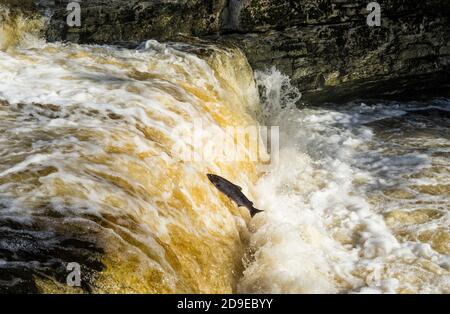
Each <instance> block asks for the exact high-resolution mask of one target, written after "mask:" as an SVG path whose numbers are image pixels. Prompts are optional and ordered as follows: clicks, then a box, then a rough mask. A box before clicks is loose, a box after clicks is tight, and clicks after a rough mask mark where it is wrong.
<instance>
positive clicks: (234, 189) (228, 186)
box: [207, 174, 262, 217]
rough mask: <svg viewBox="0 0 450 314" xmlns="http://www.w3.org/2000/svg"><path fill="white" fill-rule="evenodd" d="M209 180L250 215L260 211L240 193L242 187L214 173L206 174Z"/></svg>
mask: <svg viewBox="0 0 450 314" xmlns="http://www.w3.org/2000/svg"><path fill="white" fill-rule="evenodd" d="M207 176H208V179H209V181H211V183H212V184H214V186H215V187H216V188H217V189H218V190H219V191H220V192H222V193H223V194H225V195H226V196H228V197H229V198H230V199H231V200H232V201H233V202H235V203H236V205H237V206H238V207H241V206H244V207H246V208H247V209H248V210H249V212H250V216H252V217H253V216H255V215H256V214H258V213H260V212H262V210H259V209H256V208H255V207H254V206H253V202H252V201H250V200H249V199H248V198H247V197H246V196H245V195H244V193H242V188H241V187H240V186H238V185H236V184H233V183H231V182H230V181H228V180H227V179H225V178H222V177H221V176H218V175H215V174H207Z"/></svg>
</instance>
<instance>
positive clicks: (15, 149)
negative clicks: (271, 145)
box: [0, 20, 258, 293]
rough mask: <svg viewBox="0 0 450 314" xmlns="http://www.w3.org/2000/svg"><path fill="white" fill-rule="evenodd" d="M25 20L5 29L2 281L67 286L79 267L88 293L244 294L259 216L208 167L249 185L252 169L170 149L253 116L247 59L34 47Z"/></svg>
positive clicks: (230, 52) (0, 128)
mask: <svg viewBox="0 0 450 314" xmlns="http://www.w3.org/2000/svg"><path fill="white" fill-rule="evenodd" d="M21 23H22V22H21V21H20V22H18V21H17V20H14V21H13V23H12V25H11V24H9V25H7V24H4V25H3V28H2V36H3V37H2V38H4V39H6V40H4V41H2V43H3V50H4V51H3V52H0V75H1V83H0V90H1V91H0V99H1V103H0V119H1V124H0V132H1V137H0V195H1V196H0V208H1V209H0V210H1V222H0V226H1V231H0V232H1V254H2V256H1V259H2V269H1V275H0V277H1V280H2V283H3V284H2V290H3V289H4V290H6V291H8V290H10V291H43V292H46V291H66V290H69V291H70V290H71V289H70V288H67V287H66V279H65V277H66V275H67V270H66V269H65V265H66V264H67V263H69V262H77V263H79V264H80V265H82V274H83V280H82V282H83V283H84V284H83V286H82V287H81V288H82V289H83V290H85V291H92V292H150V293H167V292H222V293H226V292H232V291H234V289H235V285H236V282H237V278H238V275H239V273H240V271H241V269H242V261H241V258H242V253H243V250H244V241H245V234H246V226H245V220H248V214H247V213H245V212H244V211H242V212H241V211H240V210H238V209H236V208H235V207H234V206H233V205H232V203H231V202H230V201H228V200H227V199H226V198H224V197H223V196H221V195H220V194H219V193H218V191H217V190H215V189H214V187H212V185H211V184H210V183H209V181H208V180H207V177H206V174H207V173H209V172H213V173H220V174H222V175H223V176H226V177H228V178H230V179H231V180H233V181H235V182H237V183H239V184H241V185H242V186H243V187H244V188H245V187H246V186H247V185H248V184H249V183H250V182H252V181H254V180H255V179H256V178H257V177H256V171H255V166H254V165H253V164H252V163H250V162H245V161H242V162H236V163H233V162H230V163H223V162H220V161H214V160H213V161H210V162H209V161H201V162H195V161H192V162H185V161H183V160H182V159H181V158H178V156H176V155H174V154H176V152H175V151H173V150H172V147H173V146H174V144H175V143H177V142H180V141H181V142H183V141H185V142H188V140H189V138H188V135H187V134H186V135H184V134H183V132H176V131H177V128H182V127H183V126H184V125H189V124H191V123H193V122H194V121H201V122H202V124H203V126H204V127H205V128H206V127H212V126H215V127H216V130H219V131H218V132H220V130H222V129H225V127H226V126H246V125H252V124H255V123H256V122H255V120H254V118H253V117H254V115H255V113H256V109H257V105H258V94H257V90H256V86H255V83H254V79H253V74H252V71H251V69H250V67H249V65H248V64H247V61H246V60H245V58H244V57H243V55H242V54H241V53H240V52H239V51H237V50H234V49H218V48H217V49H216V48H214V47H208V46H203V47H198V48H201V50H202V55H203V56H202V57H198V56H197V55H195V54H194V53H191V52H184V51H183V50H186V49H188V48H189V49H190V50H192V49H194V50H195V49H196V48H195V47H194V46H180V45H178V46H177V45H172V46H166V45H162V44H159V43H157V42H152V41H150V42H148V43H146V44H145V45H144V47H143V48H142V49H140V50H125V49H118V48H114V47H95V46H79V45H71V44H46V43H43V42H39V41H37V40H36V41H35V40H33V41H31V42H30V41H27V40H23V37H24V36H23V35H19V36H18V37H17V34H16V30H12V29H14V27H15V25H17V24H21ZM5 34H8V35H7V36H5ZM15 39H17V42H14V41H15ZM13 42H14V44H12V43H13ZM18 42H20V44H19V45H18V44H17V43H18ZM238 149H242V150H245V149H246V148H245V147H244V146H239V147H238ZM3 263H4V264H3ZM74 291H77V290H76V289H75V290H74Z"/></svg>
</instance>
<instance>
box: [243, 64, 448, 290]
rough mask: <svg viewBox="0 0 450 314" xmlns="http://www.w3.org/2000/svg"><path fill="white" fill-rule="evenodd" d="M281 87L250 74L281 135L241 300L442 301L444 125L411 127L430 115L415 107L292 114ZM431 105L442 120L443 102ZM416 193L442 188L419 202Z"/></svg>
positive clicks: (278, 78) (259, 195)
mask: <svg viewBox="0 0 450 314" xmlns="http://www.w3.org/2000/svg"><path fill="white" fill-rule="evenodd" d="M286 79H287V78H286V77H283V75H281V74H280V73H279V72H278V71H276V70H274V69H272V70H271V71H268V72H260V73H257V80H258V84H259V85H260V88H261V90H262V98H263V99H264V100H265V103H264V104H263V105H264V106H265V109H264V110H263V111H264V112H265V113H266V118H267V121H266V123H268V124H270V125H279V126H280V132H281V139H280V141H281V148H280V163H279V164H278V165H277V166H276V167H274V168H273V169H271V170H270V171H269V172H268V173H267V174H266V175H264V176H263V177H262V178H261V179H260V180H259V183H258V184H257V186H256V188H255V195H256V199H257V204H256V205H257V207H258V208H263V209H265V210H266V212H265V213H264V214H261V215H259V216H256V218H255V219H254V221H253V224H254V225H253V228H254V230H255V233H254V234H253V235H252V238H251V248H250V252H249V257H248V262H247V267H246V270H245V271H244V276H243V278H242V279H241V281H240V285H239V291H240V292H251V293H254V292H265V293H401V292H414V293H449V292H450V272H449V268H450V255H449V254H450V251H449V247H448V239H449V238H448V234H449V231H450V230H449V222H450V219H449V218H450V215H449V208H450V200H449V198H448V193H447V192H446V191H448V183H449V178H450V173H449V169H450V168H449V165H450V160H449V156H448V149H449V148H450V134H449V133H450V132H449V129H448V127H449V126H450V123H449V121H448V120H447V122H445V123H447V125H445V123H444V122H442V121H441V122H439V121H437V122H435V123H434V124H433V123H431V126H430V125H422V129H421V128H419V127H418V126H417V125H416V126H412V127H410V128H408V127H407V126H408V125H411V123H414V121H416V120H417V119H416V120H415V119H414V117H409V116H408V117H407V118H406V115H407V114H408V113H411V114H416V113H418V112H420V110H421V109H430V107H432V106H426V105H423V104H422V105H418V104H409V105H407V104H405V105H402V104H398V103H391V104H386V105H382V104H375V105H365V104H350V105H349V106H347V107H341V108H339V109H337V108H333V107H330V108H324V109H308V108H306V107H305V108H301V109H295V108H294V106H292V100H294V101H295V100H296V99H297V97H298V92H297V91H296V90H295V89H292V88H291V89H289V88H286V82H287V81H286ZM292 95H294V96H292ZM438 103H439V104H438V105H436V104H435V105H434V106H438V108H439V110H443V112H447V117H448V112H449V110H450V102H448V101H441V102H439V101H438ZM283 108H284V109H283ZM433 108H435V107H433ZM274 109H275V110H274ZM268 112H272V115H270V114H269V115H267V113H268ZM399 117H400V118H401V117H405V120H400V121H396V120H395V119H397V118H399ZM392 119H394V123H395V124H394V125H390V126H389V128H390V129H388V128H387V127H386V126H382V127H380V126H378V125H377V124H376V123H388V122H386V121H391V120H392ZM425 122H426V121H425ZM392 123H393V122H392V121H391V124H392ZM442 123H444V124H442ZM377 127H378V129H377ZM395 127H397V128H400V129H401V130H400V131H399V130H398V129H396V128H395ZM430 128H431V129H433V128H434V129H435V131H436V132H435V134H434V135H435V136H431V135H433V134H431V133H432V132H431V131H429V133H430V134H431V135H430V134H429V135H430V136H427V138H426V139H424V138H422V136H421V135H422V133H421V132H422V131H423V130H425V131H426V130H429V129H430ZM386 129H388V130H390V133H389V134H387V135H386V134H385V135H383V130H386ZM410 131H411V132H414V133H410V134H409V135H408V132H410ZM386 132H389V131H385V133H386ZM402 132H404V133H405V134H402ZM396 136H397V137H396ZM413 139H416V143H415V146H414V145H411V143H410V141H411V140H413ZM417 142H422V143H426V144H423V145H422V146H425V148H424V147H420V145H418V144H417ZM438 143H439V145H438ZM426 145H428V146H426ZM426 147H428V148H430V147H432V148H433V149H434V150H438V153H439V152H440V154H437V155H434V153H435V151H433V150H430V149H428V150H427V149H426ZM416 150H417V151H416ZM419 150H420V151H419ZM444 152H447V155H446V156H445V157H444V155H442V153H444ZM434 164H436V165H437V166H440V167H441V168H439V169H440V170H439V171H435V173H433V174H429V173H427V172H426V171H429V170H430V169H431V168H432V165H434ZM414 175H416V178H414V177H413V176H414ZM444 178H445V179H444ZM430 180H431V181H433V182H432V183H430V182H429V181H430ZM418 181H421V182H418ZM420 184H428V185H429V184H434V187H435V186H436V184H441V185H442V184H444V187H443V190H442V191H441V192H440V193H439V192H436V193H431V194H430V193H428V194H427V192H426V191H425V192H424V191H422V190H420V189H417V186H420ZM445 184H447V186H445ZM421 187H422V188H424V185H422V186H421ZM408 189H409V190H408ZM414 189H415V190H414ZM399 190H400V191H403V192H405V193H407V192H408V191H409V192H408V193H409V195H403V194H401V193H400V192H398V191H399ZM395 193H397V194H395ZM394 194H395V196H394ZM430 211H431V212H430ZM430 213H433V214H430ZM427 215H428V216H427ZM405 217H406V218H405ZM396 226H397V227H398V226H401V228H400V229H398V228H397V229H396ZM422 231H423V232H425V233H424V236H423V237H421V236H420V235H419V234H420V232H422ZM428 234H429V235H428ZM427 235H428V236H427ZM439 237H441V238H439ZM439 241H440V242H439Z"/></svg>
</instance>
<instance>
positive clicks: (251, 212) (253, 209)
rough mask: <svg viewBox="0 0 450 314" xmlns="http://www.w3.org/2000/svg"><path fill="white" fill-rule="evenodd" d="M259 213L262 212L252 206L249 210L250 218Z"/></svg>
mask: <svg viewBox="0 0 450 314" xmlns="http://www.w3.org/2000/svg"><path fill="white" fill-rule="evenodd" d="M261 212H263V210H260V209H257V208H255V207H254V206H252V207H251V208H250V216H252V217H253V216H255V215H256V214H258V213H261Z"/></svg>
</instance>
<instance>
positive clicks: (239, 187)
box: [234, 184, 242, 191]
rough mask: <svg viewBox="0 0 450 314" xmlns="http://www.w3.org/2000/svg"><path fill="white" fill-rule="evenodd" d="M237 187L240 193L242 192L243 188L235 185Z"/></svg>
mask: <svg viewBox="0 0 450 314" xmlns="http://www.w3.org/2000/svg"><path fill="white" fill-rule="evenodd" d="M234 186H235V187H237V188H238V189H239V190H240V191H242V188H241V187H240V186H239V185H236V184H235V185H234Z"/></svg>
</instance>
